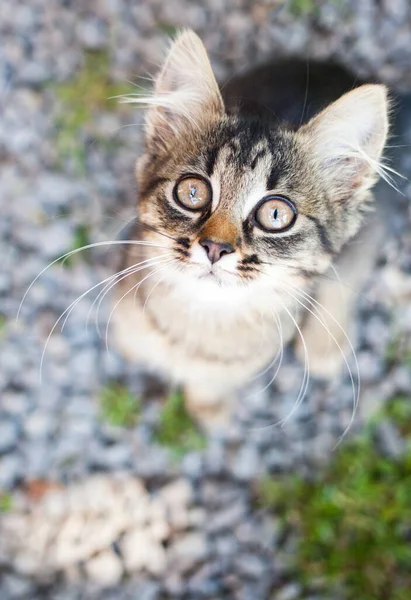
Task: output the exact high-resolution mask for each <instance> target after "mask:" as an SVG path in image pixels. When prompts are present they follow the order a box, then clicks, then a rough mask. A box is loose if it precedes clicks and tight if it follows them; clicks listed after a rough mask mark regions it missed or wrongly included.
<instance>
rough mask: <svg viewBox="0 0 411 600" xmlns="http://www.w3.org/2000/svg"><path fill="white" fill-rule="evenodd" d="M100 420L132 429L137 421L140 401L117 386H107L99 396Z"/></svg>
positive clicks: (126, 390) (124, 388)
mask: <svg viewBox="0 0 411 600" xmlns="http://www.w3.org/2000/svg"><path fill="white" fill-rule="evenodd" d="M99 403H100V414H101V418H102V419H103V420H104V421H106V422H108V423H110V425H114V426H116V427H133V426H134V425H135V424H136V423H137V422H138V419H139V416H140V411H141V401H140V399H139V398H138V397H136V396H133V395H132V394H130V392H129V390H128V389H127V388H126V387H124V386H122V385H120V384H118V383H112V384H110V385H107V386H106V387H105V388H104V389H103V390H102V392H101V395H100V402H99Z"/></svg>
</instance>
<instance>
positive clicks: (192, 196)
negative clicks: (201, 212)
mask: <svg viewBox="0 0 411 600" xmlns="http://www.w3.org/2000/svg"><path fill="white" fill-rule="evenodd" d="M196 193H197V188H196V186H195V185H192V186H191V187H190V200H191V202H192V203H193V204H198V202H199V200H198V198H196V197H195V195H196Z"/></svg>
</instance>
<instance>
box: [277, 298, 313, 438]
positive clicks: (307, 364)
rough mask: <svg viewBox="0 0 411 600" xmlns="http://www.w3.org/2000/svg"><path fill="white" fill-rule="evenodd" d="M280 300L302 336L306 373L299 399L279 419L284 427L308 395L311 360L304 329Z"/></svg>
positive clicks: (279, 422)
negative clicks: (284, 415) (285, 414)
mask: <svg viewBox="0 0 411 600" xmlns="http://www.w3.org/2000/svg"><path fill="white" fill-rule="evenodd" d="M284 291H286V290H284ZM290 295H291V294H290ZM278 300H279V301H280V303H281V304H282V306H283V309H284V310H285V312H286V313H287V314H288V316H289V317H290V319H291V320H292V322H293V323H294V325H295V327H296V329H297V331H298V334H299V336H300V338H301V342H302V344H303V348H304V375H303V380H302V382H301V387H300V391H299V393H298V396H297V400H296V401H295V403H294V406H293V407H292V408H291V410H290V412H289V413H288V415H287V416H286V417H284V418H283V419H280V420H279V421H278V424H279V425H281V427H284V425H285V424H286V422H287V421H288V420H289V419H290V418H291V416H292V415H293V414H294V413H295V411H296V410H297V409H298V407H299V406H300V404H301V402H302V401H303V400H304V398H305V395H306V393H307V389H308V383H309V380H310V362H309V357H308V350H307V345H306V343H305V339H304V335H303V333H302V331H301V329H300V327H299V325H298V323H297V321H296V320H295V319H294V317H293V316H292V314H291V312H290V311H289V310H288V308H287V307H286V305H285V303H284V302H283V301H282V300H281V299H280V298H279V297H278Z"/></svg>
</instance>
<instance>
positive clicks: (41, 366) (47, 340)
mask: <svg viewBox="0 0 411 600" xmlns="http://www.w3.org/2000/svg"><path fill="white" fill-rule="evenodd" d="M141 268H144V267H141ZM138 270H139V269H137V271H138ZM133 272H134V271H130V273H129V275H131V274H132V273H133ZM112 277H113V276H110V277H107V278H106V279H104V280H103V281H100V282H99V283H97V284H96V285H94V286H92V287H91V288H89V289H88V290H87V291H86V292H84V293H83V294H81V295H80V296H79V297H78V298H76V300H74V301H73V302H72V303H71V304H70V306H68V307H67V308H66V309H65V310H64V312H63V313H62V314H61V315H60V316H59V318H58V319H57V320H56V322H55V323H54V325H53V327H52V328H51V331H50V333H49V335H48V336H47V339H46V342H45V345H44V348H43V352H42V355H41V359H40V366H39V380H40V382H42V372H43V363H44V358H45V355H46V351H47V347H48V344H49V341H50V338H51V336H52V335H53V333H54V331H55V329H56V327H57V325H58V324H59V323H60V321H61V320H62V319H63V318H64V322H63V325H62V330H63V329H64V326H65V325H66V322H67V319H68V317H69V316H70V314H71V313H72V311H73V310H74V308H75V307H76V306H77V304H79V302H81V300H82V299H83V298H84V297H85V296H87V294H89V293H90V292H91V291H93V290H94V289H95V288H97V287H99V286H100V285H102V284H103V283H105V282H106V281H108V280H109V279H110V278H112Z"/></svg>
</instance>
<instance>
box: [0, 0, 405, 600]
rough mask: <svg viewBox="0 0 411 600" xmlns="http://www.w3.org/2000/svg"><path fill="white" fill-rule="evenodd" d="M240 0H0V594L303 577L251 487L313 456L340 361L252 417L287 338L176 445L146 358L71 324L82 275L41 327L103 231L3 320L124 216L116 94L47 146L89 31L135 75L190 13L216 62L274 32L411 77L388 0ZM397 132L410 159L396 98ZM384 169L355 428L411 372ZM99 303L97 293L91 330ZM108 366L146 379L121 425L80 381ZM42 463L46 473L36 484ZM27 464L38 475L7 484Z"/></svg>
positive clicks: (250, 56)
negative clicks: (388, 232)
mask: <svg viewBox="0 0 411 600" xmlns="http://www.w3.org/2000/svg"><path fill="white" fill-rule="evenodd" d="M91 5H92V7H91ZM248 5H249V3H248V2H246V0H236V1H235V2H234V1H233V2H228V0H224V1H220V0H218V1H217V0H209V1H208V2H199V1H190V2H188V0H187V1H186V2H184V0H173V1H172V2H168V3H164V2H161V1H158V0H147V1H145V2H137V1H135V2H131V1H130V2H129V1H126V0H105V1H103V0H101V1H97V0H96V1H95V2H93V3H90V7H89V9H85V8H84V7H83V3H82V2H74V1H73V2H71V1H70V0H61V1H60V2H58V1H57V0H47V1H46V0H32V1H31V2H30V3H28V2H24V1H20V0H14V1H13V2H12V1H11V0H0V39H1V44H0V110H1V113H0V115H1V117H0V190H1V195H0V206H1V220H0V244H1V245H0V256H1V267H0V315H1V323H0V361H1V370H0V393H1V400H0V490H3V491H12V492H13V497H14V500H13V508H12V510H11V511H10V512H8V513H7V514H3V515H0V598H1V599H2V600H12V599H23V598H24V599H27V600H37V599H41V600H44V599H46V598H53V600H63V599H64V600H74V599H80V598H90V599H91V598H99V599H100V598H101V599H109V598H110V599H116V600H122V599H126V598H133V599H138V600H159V599H160V598H176V599H180V598H189V599H197V598H214V599H217V598H218V599H223V598H227V599H233V600H248V599H250V598H252V599H253V600H256V599H261V600H265V599H268V598H275V599H276V600H293V599H296V598H300V597H301V595H300V588H299V586H298V584H297V583H295V582H293V581H292V580H290V578H289V577H288V574H287V557H288V556H289V555H290V554H291V553H292V552H293V548H294V546H295V539H294V537H293V535H292V532H291V533H290V534H289V535H288V536H287V537H285V536H284V535H282V530H281V524H280V523H279V522H277V521H276V520H275V519H273V518H272V517H269V516H268V515H267V514H266V513H265V512H264V511H262V510H258V509H256V508H255V503H254V500H253V494H252V488H253V484H254V482H255V481H256V480H257V479H258V477H260V476H261V475H263V474H265V473H278V472H282V471H286V472H302V473H306V472H311V471H312V470H313V469H317V468H318V465H319V463H321V462H322V461H323V460H324V457H327V456H330V451H331V449H332V448H333V446H334V445H335V443H336V442H337V440H338V437H339V435H340V434H341V432H342V431H343V430H344V429H345V427H346V425H347V423H348V422H349V419H350V415H351V405H352V391H351V384H350V379H349V377H348V375H345V376H342V378H341V380H340V381H338V382H335V383H334V385H333V386H329V387H324V385H321V384H320V383H318V382H317V383H316V382H311V384H310V389H309V393H308V395H307V399H306V401H305V402H304V403H303V404H302V406H301V407H300V409H299V410H298V411H297V412H296V413H295V415H294V416H293V418H292V419H290V420H289V421H288V422H287V424H286V426H285V427H284V428H279V427H274V426H272V427H267V424H270V423H274V422H276V421H277V420H279V419H281V418H282V417H284V415H286V414H288V412H289V410H290V409H291V407H292V405H293V403H294V401H295V398H296V396H297V394H298V389H299V385H300V383H301V377H302V370H301V367H299V366H298V365H297V364H296V363H295V361H294V359H293V356H292V355H291V353H289V355H288V356H287V357H286V361H285V364H284V366H283V367H282V369H281V370H280V372H279V375H278V378H277V380H276V383H275V386H273V385H272V386H270V387H269V388H268V389H267V390H266V391H265V392H264V393H257V392H256V390H257V388H258V385H257V384H256V386H255V389H254V390H253V392H254V393H252V394H247V395H246V397H245V398H244V400H243V402H242V404H241V406H240V408H239V411H238V415H237V417H236V419H235V421H234V422H233V424H232V427H231V429H230V430H229V431H228V432H227V435H226V436H225V437H224V439H214V438H210V439H209V440H208V441H207V447H206V448H205V449H204V450H202V451H196V452H190V453H188V454H186V455H185V456H184V458H183V459H182V460H181V462H179V463H176V462H175V461H173V460H172V458H170V455H169V453H168V452H167V450H166V449H165V448H162V447H161V446H159V445H157V444H155V443H154V442H153V425H154V424H155V423H156V422H157V420H158V416H159V411H160V406H161V402H160V401H159V396H160V395H161V394H160V392H158V391H157V392H156V389H154V390H153V384H152V381H151V380H150V378H149V377H148V375H147V374H146V373H144V372H142V371H140V370H139V369H136V367H135V366H133V365H130V364H128V363H126V362H125V361H124V360H123V359H122V358H121V357H120V356H118V355H117V354H116V353H115V351H114V350H112V349H110V351H109V352H107V351H106V347H105V343H104V339H103V340H102V339H101V338H100V336H99V334H98V331H97V330H96V328H95V327H94V326H93V323H92V321H91V323H90V326H89V327H88V328H86V326H85V323H86V320H87V317H88V314H89V311H90V310H92V303H93V300H94V299H95V298H96V295H97V290H94V291H93V292H92V293H90V294H89V295H87V296H86V297H84V298H83V300H82V301H81V302H80V303H79V304H78V305H77V306H76V308H75V310H74V311H73V312H72V314H71V315H70V318H69V319H68V320H67V323H66V324H65V326H64V329H63V331H60V327H57V328H56V329H54V330H53V331H52V328H53V325H54V323H55V321H56V320H57V319H58V318H59V317H60V315H61V314H62V313H63V311H65V310H66V308H67V307H68V306H69V304H70V303H71V302H73V301H74V300H75V299H76V298H77V297H78V296H79V295H80V294H83V293H84V292H85V291H86V290H87V289H89V288H91V287H92V286H93V285H95V284H97V283H98V282H99V281H101V280H102V279H103V278H104V277H107V276H108V275H110V274H111V273H112V268H113V264H114V261H115V259H116V256H117V252H116V250H113V249H111V250H107V249H103V250H101V249H100V250H95V251H92V252H91V253H90V254H89V255H88V256H87V258H86V259H78V260H73V261H72V263H71V264H70V265H69V266H68V267H66V268H65V267H64V266H62V265H61V264H56V265H54V266H53V267H51V268H50V269H48V270H47V271H46V272H45V273H44V274H43V275H42V276H41V277H40V278H39V279H38V280H37V281H36V283H35V285H33V287H32V288H31V289H30V292H29V294H28V295H27V297H26V298H25V301H24V304H23V306H22V310H21V314H20V318H19V320H18V321H16V314H17V311H18V308H19V303H20V301H21V300H22V297H23V295H24V293H25V291H26V290H27V288H28V286H29V285H30V283H31V282H32V280H33V279H34V278H35V277H36V276H37V275H38V274H39V273H40V272H41V271H42V269H44V268H45V267H46V266H47V265H48V264H49V263H50V261H52V260H54V259H55V258H56V257H58V256H59V255H60V254H62V253H64V252H67V251H68V250H70V249H71V248H73V244H75V239H76V236H78V235H79V231H82V227H84V226H85V225H86V226H87V228H88V232H87V235H88V236H89V239H90V240H91V241H92V242H99V241H105V240H111V239H114V237H115V235H116V234H117V232H118V230H119V229H120V228H121V227H122V225H123V224H124V223H125V222H127V220H128V219H129V218H130V217H132V215H133V202H134V196H135V191H136V190H135V184H134V179H133V169H134V161H135V158H136V156H137V155H138V153H139V149H140V147H141V127H139V124H141V118H140V116H138V115H136V113H135V111H134V109H131V108H127V109H126V110H124V108H121V109H120V108H118V109H114V110H113V109H105V108H103V107H101V106H97V107H93V110H92V111H91V112H90V115H89V117H90V119H89V121H88V122H87V124H86V126H84V127H82V128H81V130H79V131H77V130H75V132H74V137H76V136H78V139H77V145H75V146H74V149H75V152H74V151H72V152H71V153H70V152H66V151H64V144H63V142H64V140H63V142H62V136H61V129H62V126H61V121H62V119H63V120H64V116H65V111H67V110H68V109H67V104H66V105H64V104H62V101H61V96H60V95H59V91H58V90H59V89H61V87H60V88H59V86H61V85H64V82H66V81H69V80H70V79H72V78H73V77H75V76H76V73H78V71H79V69H81V65H82V64H83V63H82V61H83V60H84V56H85V53H87V52H89V53H90V51H99V52H106V53H107V55H108V57H109V68H110V75H111V77H112V78H113V80H114V81H119V82H125V81H126V80H133V81H136V80H137V78H138V77H139V76H144V75H145V74H146V73H147V72H153V71H154V70H155V65H157V64H158V63H159V61H160V57H161V49H162V48H163V47H164V40H165V33H166V32H169V31H171V30H172V29H173V28H174V27H175V26H177V25H178V26H191V27H194V28H195V29H196V30H197V31H198V33H199V34H200V35H201V36H202V37H203V38H204V40H205V42H206V45H207V46H208V48H209V49H210V50H211V51H212V56H213V59H214V60H213V62H214V65H215V68H216V72H217V73H218V75H219V76H220V78H224V77H226V76H229V75H231V74H232V73H233V72H234V71H235V70H237V69H243V68H244V67H246V66H251V65H252V64H255V63H256V62H259V61H262V60H265V59H268V58H272V57H273V56H276V55H279V54H281V55H283V54H285V53H288V54H294V55H297V56H304V57H306V56H316V57H330V56H332V57H334V58H337V59H338V60H340V61H341V62H343V63H345V64H348V65H350V66H351V68H354V69H355V70H356V71H357V72H358V73H360V74H365V75H367V76H376V77H379V78H381V79H382V80H384V81H386V82H388V83H389V84H391V85H392V86H394V87H395V89H397V90H401V91H407V90H410V89H411V70H410V69H409V65H410V64H411V45H410V44H409V39H410V35H411V33H410V32H411V8H409V4H408V2H407V1H406V0H395V1H393V0H390V1H388V0H382V1H380V2H372V1H371V0H362V2H361V3H359V2H354V1H348V2H344V3H343V2H335V3H321V2H318V3H317V7H318V8H317V9H316V11H315V12H314V14H312V15H308V16H304V15H299V16H295V15H293V14H292V13H291V12H290V11H288V10H285V9H284V8H281V7H280V6H279V5H280V3H278V2H265V1H263V0H261V2H260V3H255V4H254V6H253V8H252V10H249V9H248V8H247V6H248ZM136 120H137V121H136ZM401 136H402V137H401V139H400V141H398V142H397V140H395V141H394V142H393V143H398V144H399V145H401V148H398V149H397V154H398V156H397V158H396V164H395V166H396V168H397V169H398V170H399V171H400V172H401V173H402V174H403V175H404V176H406V177H408V178H410V177H411V152H410V151H409V147H408V146H407V144H411V110H404V114H403V122H402V131H401ZM72 137H73V134H72ZM62 148H63V149H62ZM79 149H80V150H81V152H82V153H81V161H80V162H81V169H79V164H78V163H79V156H78V152H77V151H79ZM400 185H401V188H402V189H403V192H404V196H400V195H399V194H398V195H394V196H393V198H394V200H393V201H394V202H395V203H396V204H395V206H396V207H397V209H396V210H397V212H398V218H397V219H394V229H393V234H392V236H391V237H390V238H389V239H387V240H386V242H385V243H384V244H383V245H382V248H381V256H380V260H379V263H378V266H377V267H376V270H375V273H374V274H373V277H372V278H371V280H370V281H369V284H368V286H367V288H366V289H365V290H364V293H363V294H362V295H361V296H359V301H358V326H359V340H358V345H357V349H358V361H359V365H360V371H361V375H362V387H363V391H362V399H361V410H360V411H359V414H358V418H357V421H356V426H355V428H354V429H360V428H361V423H362V422H363V420H364V419H365V418H366V417H367V415H368V414H371V413H372V412H373V411H374V410H375V408H376V407H378V406H379V405H381V404H383V403H384V401H385V400H386V399H387V398H390V397H392V396H394V395H396V394H400V393H402V394H404V393H405V394H410V393H411V373H410V371H409V370H408V369H407V367H406V366H404V365H402V364H401V362H398V361H397V360H390V361H387V360H386V356H387V350H388V348H389V347H390V346H392V344H393V343H399V342H401V340H402V339H404V340H407V337H409V333H410V331H411V310H410V298H411V276H410V273H411V236H410V227H409V218H410V212H409V208H408V201H409V198H410V195H411V186H410V185H409V184H408V183H407V182H406V181H404V182H402V183H401V182H400ZM109 312H110V308H109V302H104V303H103V305H102V308H101V311H100V314H99V315H98V316H97V321H98V323H99V324H100V328H101V330H102V331H104V327H105V324H106V321H107V317H108V314H109ZM60 323H61V322H60ZM51 331H52V335H51V336H50V340H49V342H48V346H47V352H46V353H45V355H44V360H42V353H43V349H44V347H45V343H46V340H47V337H48V335H49V333H50V332H51ZM40 365H41V367H42V368H41V380H40V377H39V371H40ZM268 379H269V378H268ZM111 381H121V382H123V383H124V384H126V385H127V386H128V387H129V389H130V390H131V391H132V392H133V393H136V394H143V395H144V394H147V390H149V391H150V398H151V399H150V400H147V402H145V404H144V407H143V411H142V416H141V419H140V421H139V423H138V425H137V426H135V427H134V428H127V429H126V428H115V427H113V426H110V425H108V424H107V423H106V422H104V421H102V419H101V418H100V414H99V404H98V398H99V395H100V393H101V389H102V388H103V387H104V386H105V385H106V384H107V382H111ZM260 387H261V386H260ZM381 432H382V433H381V439H382V440H383V445H384V448H385V451H386V453H387V454H395V453H396V452H397V451H398V448H399V446H400V444H401V440H400V438H399V437H398V432H397V431H396V430H395V429H393V427H392V425H390V424H389V423H388V422H387V423H385V424H384V425H383V426H382V429H381ZM45 480H47V481H48V482H53V484H51V483H49V484H48V488H47V491H48V492H49V493H47V494H45V493H44V491H45V490H44V489H42V487H41V484H40V483H39V482H41V481H45ZM30 481H31V482H37V484H36V485H35V484H32V485H31V487H29V488H28V487H27V486H26V487H25V488H22V486H21V484H22V483H27V482H30ZM36 486H37V487H36ZM28 489H29V491H30V493H28V491H27V490H28ZM305 600H309V599H308V598H307V597H306V598H305ZM310 600H314V598H311V599H310ZM333 600H335V599H333Z"/></svg>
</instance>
